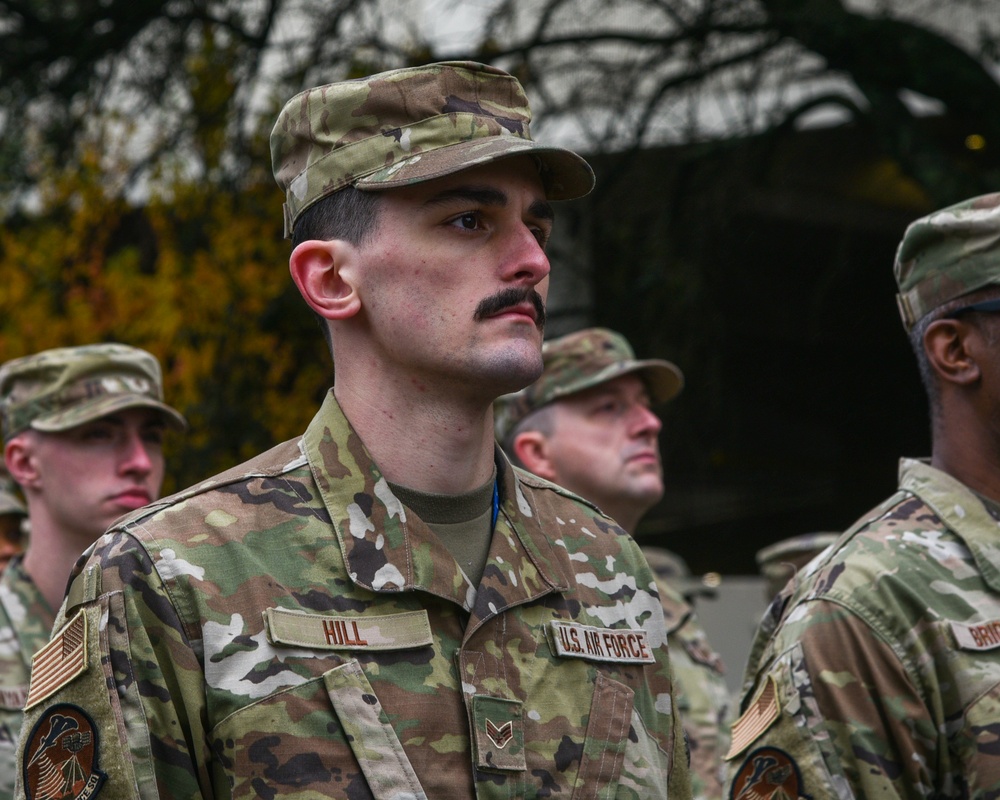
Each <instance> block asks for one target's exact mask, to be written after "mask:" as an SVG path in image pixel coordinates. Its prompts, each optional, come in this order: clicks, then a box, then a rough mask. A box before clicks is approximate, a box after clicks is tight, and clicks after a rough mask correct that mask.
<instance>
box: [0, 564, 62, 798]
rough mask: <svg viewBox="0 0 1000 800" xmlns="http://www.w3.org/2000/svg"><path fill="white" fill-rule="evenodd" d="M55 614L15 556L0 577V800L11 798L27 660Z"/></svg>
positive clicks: (45, 637)
mask: <svg viewBox="0 0 1000 800" xmlns="http://www.w3.org/2000/svg"><path fill="white" fill-rule="evenodd" d="M54 617H55V614H54V613H53V612H52V609H51V608H50V607H49V604H48V602H46V600H45V598H44V597H42V593H41V592H40V591H38V587H37V586H35V583H34V581H32V580H31V578H29V577H28V574H27V573H26V572H25V571H24V568H23V567H22V566H21V556H15V557H14V558H13V559H11V561H10V563H9V564H8V565H7V567H6V569H4V571H3V573H2V574H0V800H9V798H11V797H13V795H14V774H15V773H16V772H17V770H16V768H15V763H16V762H15V760H14V754H15V752H16V749H17V737H18V734H19V733H20V731H21V721H22V719H23V716H24V715H23V713H22V711H21V707H22V706H23V705H24V698H25V695H26V694H27V692H28V670H29V669H30V666H31V656H32V655H33V654H34V653H35V651H36V650H38V649H39V648H40V647H41V646H42V645H44V644H45V643H46V642H47V641H48V640H49V634H51V633H52V622H53V619H54Z"/></svg>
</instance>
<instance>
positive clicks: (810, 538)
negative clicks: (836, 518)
mask: <svg viewBox="0 0 1000 800" xmlns="http://www.w3.org/2000/svg"><path fill="white" fill-rule="evenodd" d="M839 538H840V534H839V533H837V532H836V531H814V532H812V533H800V534H799V535H797V536H791V537H789V538H788V539H782V540H781V541H780V542H775V543H774V544H769V545H768V546H767V547H762V548H761V549H760V550H758V551H757V567H758V568H759V569H760V574H761V575H762V576H763V577H764V579H765V581H766V586H765V589H764V591H765V593H766V596H767V599H768V600H770V599H771V598H772V597H774V596H775V595H776V594H777V593H778V592H780V591H781V590H782V589H783V588H784V587H785V584H786V583H788V581H789V580H791V577H792V576H793V575H794V574H795V573H796V572H798V571H799V570H800V569H802V567H804V566H805V565H806V564H808V563H809V562H810V561H812V560H813V559H814V558H815V557H816V556H818V555H819V554H820V553H822V552H823V551H824V550H825V549H826V548H827V547H829V546H830V545H831V544H833V543H834V542H835V541H837V539H839Z"/></svg>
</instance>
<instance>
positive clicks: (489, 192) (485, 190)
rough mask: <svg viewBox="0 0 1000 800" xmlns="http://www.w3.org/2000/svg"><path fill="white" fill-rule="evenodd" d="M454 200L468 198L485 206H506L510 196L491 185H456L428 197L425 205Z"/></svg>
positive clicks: (440, 203) (441, 203)
mask: <svg viewBox="0 0 1000 800" xmlns="http://www.w3.org/2000/svg"><path fill="white" fill-rule="evenodd" d="M454 200H468V201H471V202H473V203H478V204H479V205H483V206H501V207H502V206H505V205H507V202H508V198H507V193H506V192H501V191H500V190H499V189H493V188H491V187H489V186H456V187H454V188H452V189H445V190H443V191H440V192H438V193H437V194H435V195H433V196H431V197H429V198H427V200H426V201H425V202H424V205H425V206H435V205H443V204H444V203H450V202H452V201H454Z"/></svg>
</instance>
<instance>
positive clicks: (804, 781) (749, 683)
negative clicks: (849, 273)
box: [729, 194, 1000, 800]
mask: <svg viewBox="0 0 1000 800" xmlns="http://www.w3.org/2000/svg"><path fill="white" fill-rule="evenodd" d="M998 243H1000V194H992V195H986V196H982V197H977V198H973V199H971V200H967V201H965V202H962V203H959V204H957V205H954V206H951V207H949V208H946V209H943V210H941V211H938V212H936V213H933V214H930V215H929V216H927V217H924V218H922V219H920V220H917V221H916V222H914V223H913V224H912V225H910V227H909V228H908V229H907V231H906V233H905V235H904V237H903V240H902V242H901V244H900V247H899V250H898V252H897V256H896V262H895V274H896V279H897V282H898V285H899V295H898V300H899V306H900V310H901V312H902V316H903V321H904V324H905V327H906V329H907V331H908V332H909V334H910V339H911V344H912V345H913V347H914V351H915V353H916V355H917V360H918V363H919V364H920V367H921V374H922V378H923V380H924V384H925V387H926V389H927V392H928V396H929V399H930V407H931V428H932V444H933V453H932V457H931V459H930V461H929V462H924V461H917V460H910V459H903V460H902V461H901V463H900V470H899V491H898V492H897V493H896V494H895V495H893V496H892V497H890V498H889V499H888V500H886V501H885V502H884V503H882V504H881V505H880V506H878V507H877V508H875V509H873V510H872V511H870V512H869V513H867V514H865V515H864V516H863V517H861V519H860V520H859V521H858V522H857V523H855V524H854V526H853V527H851V528H850V529H849V530H848V531H847V532H846V533H844V534H842V535H841V536H840V537H839V538H838V540H837V541H836V542H835V543H834V544H833V545H831V547H829V548H828V549H827V550H825V551H824V553H823V554H822V555H820V556H819V557H817V558H816V559H814V560H813V561H811V562H810V563H809V565H808V566H806V567H805V568H804V569H803V570H802V571H801V572H800V573H799V574H798V576H797V577H796V579H795V580H793V581H791V582H790V583H789V584H788V585H787V586H786V587H785V589H783V590H782V592H781V594H780V595H779V596H778V597H777V598H776V599H775V601H774V603H772V605H771V607H770V608H769V610H768V612H767V613H766V614H765V617H764V620H763V621H762V623H761V627H760V629H759V630H758V634H757V638H756V641H755V644H754V646H753V651H752V653H751V656H750V660H749V662H748V669H747V673H746V680H745V683H744V694H743V700H742V708H743V711H744V713H743V715H742V716H741V717H740V719H739V720H737V722H736V723H734V726H733V744H732V748H731V751H730V758H731V763H730V770H729V779H730V780H731V787H730V797H732V798H741V800H743V799H744V798H754V800H766V799H767V798H788V797H796V798H798V797H802V798H805V797H808V798H812V800H825V799H826V798H838V800H845V799H846V798H875V797H878V798H915V797H921V798H924V797H928V798H994V797H997V796H998V793H1000V746H998V745H1000V548H998V542H1000V505H998V500H1000V471H998V469H997V466H996V465H997V463H998V461H997V459H998V456H1000V434H998V432H997V428H996V419H997V415H998V413H1000V407H998V398H1000V395H998V394H997V392H996V385H997V381H998V380H1000V357H998V356H1000V349H998V348H1000V327H998V326H1000V316H997V314H996V313H995V312H997V311H998V310H1000V244H998Z"/></svg>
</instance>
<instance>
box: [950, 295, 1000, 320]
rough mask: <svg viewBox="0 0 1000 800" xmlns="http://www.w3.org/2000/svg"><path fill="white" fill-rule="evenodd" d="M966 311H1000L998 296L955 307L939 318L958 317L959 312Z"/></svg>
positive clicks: (963, 312) (999, 298)
mask: <svg viewBox="0 0 1000 800" xmlns="http://www.w3.org/2000/svg"><path fill="white" fill-rule="evenodd" d="M968 311H986V312H994V311H1000V297H997V298H995V299H993V300H983V302H981V303H972V304H971V305H968V306H962V307H961V308H956V309H955V310H954V311H949V312H948V313H947V314H942V315H941V319H958V317H959V316H960V315H961V314H965V313H966V312H968Z"/></svg>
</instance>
